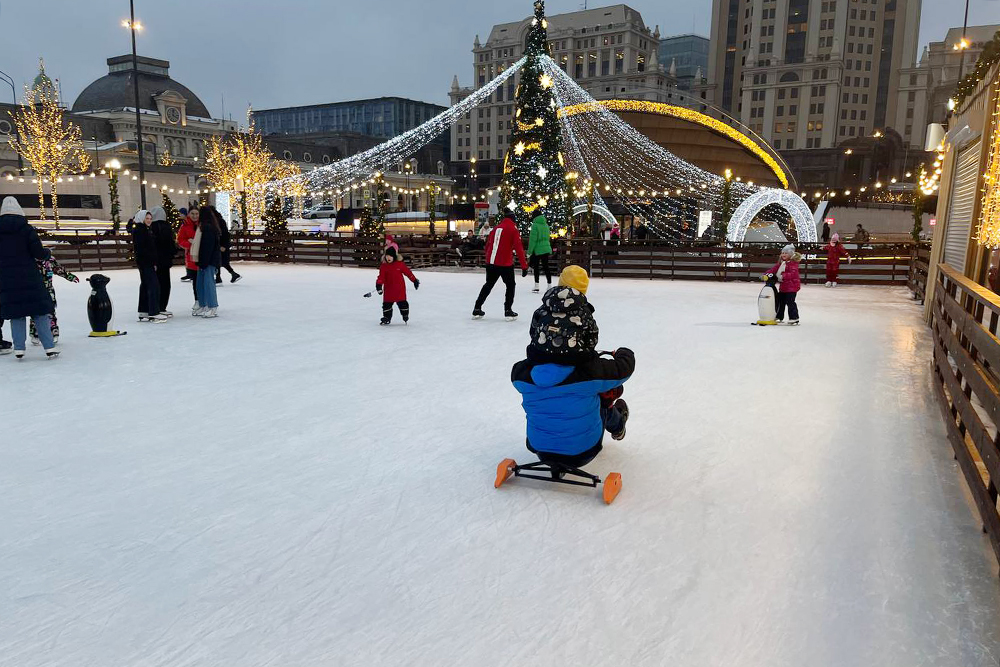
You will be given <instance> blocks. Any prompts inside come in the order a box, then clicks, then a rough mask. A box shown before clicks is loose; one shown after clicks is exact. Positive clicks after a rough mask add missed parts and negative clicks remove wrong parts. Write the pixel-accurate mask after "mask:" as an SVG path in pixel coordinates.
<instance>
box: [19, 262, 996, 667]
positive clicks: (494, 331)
mask: <svg viewBox="0 0 1000 667" xmlns="http://www.w3.org/2000/svg"><path fill="white" fill-rule="evenodd" d="M240 270H241V271H242V272H243V274H244V275H245V280H244V281H243V282H241V283H239V284H237V285H233V286H231V285H229V284H228V283H227V284H226V285H225V287H223V288H222V289H221V290H220V294H219V301H220V302H221V308H220V311H219V312H220V317H219V318H218V319H217V320H213V321H204V320H201V319H196V318H192V317H191V316H190V315H189V314H187V311H188V307H189V305H190V302H191V291H190V287H189V286H188V285H187V284H185V283H180V282H177V280H176V278H177V277H179V275H180V270H179V269H175V274H176V276H175V282H174V298H173V301H172V306H173V310H174V312H176V313H177V316H176V318H175V319H174V320H173V321H172V322H170V323H168V324H163V325H158V324H143V325H139V324H138V323H135V322H133V321H132V318H133V315H134V306H135V298H136V296H135V283H136V278H135V275H134V272H110V273H109V275H111V277H112V283H111V285H110V291H111V294H112V297H113V298H114V300H115V304H116V306H117V308H118V325H119V326H120V327H124V328H127V329H128V331H129V333H128V335H127V336H125V337H123V338H114V339H87V338H85V337H84V334H85V333H86V331H87V330H88V327H87V325H86V313H85V308H84V302H85V300H86V298H87V294H88V291H87V289H88V288H87V285H86V283H82V284H80V285H70V284H68V283H65V282H63V281H57V283H56V289H57V290H58V293H59V303H60V307H59V315H60V321H61V324H62V327H63V341H62V347H63V350H64V355H63V357H62V358H60V359H58V360H57V361H54V362H47V361H43V360H42V358H41V353H40V352H39V350H38V348H33V349H30V350H29V356H28V358H26V359H25V360H24V361H22V362H20V363H18V362H15V361H14V359H13V358H11V357H4V358H0V405H2V406H3V407H2V410H3V416H4V419H3V429H2V434H3V437H2V440H0V489H2V497H3V499H2V501H0V665H3V666H4V667H36V666H39V667H40V666H43V665H44V666H45V667H125V666H128V667H131V666H142V667H147V666H170V667H187V666H190V667H195V666H197V667H213V666H226V667H234V666H239V667H256V666H263V665H270V666H274V667H299V666H301V667H307V666H308V667H315V666H318V665H364V666H370V665H393V666H395V665H434V666H440V665H462V666H466V665H468V666H483V665H486V666H492V665H546V666H551V665H611V664H621V665H630V666H634V665H657V666H658V665H672V666H692V667H695V666H697V667H709V666H716V665H726V666H727V667H734V666H746V667H765V666H766V667H780V666H785V665H788V666H795V667H801V666H804V665H808V666H810V667H815V666H817V665H819V666H838V667H839V666H861V665H864V666H883V665H893V666H894V665H899V666H901V667H902V666H905V667H914V666H916V665H922V666H927V665H940V666H949V667H954V666H962V667H977V666H980V665H983V666H985V665H996V664H997V661H998V657H1000V650H998V647H1000V628H998V623H997V619H998V618H1000V584H998V581H997V577H996V573H997V569H996V568H997V564H996V561H995V560H994V559H993V557H992V555H991V554H990V553H989V552H988V548H987V546H986V541H985V539H984V536H983V535H982V534H981V532H980V525H979V521H978V519H977V518H976V515H975V512H974V510H973V509H972V507H971V506H970V503H969V501H968V500H967V494H966V493H965V491H964V489H963V484H964V482H962V481H961V473H960V472H959V471H958V469H957V468H956V466H955V464H954V463H953V461H952V457H951V454H950V450H949V446H948V444H947V442H946V440H945V434H944V428H943V425H942V424H941V417H940V413H939V412H938V409H937V407H936V406H935V405H934V403H933V398H932V396H931V394H930V391H929V372H930V366H929V359H930V348H929V345H930V336H929V333H928V330H927V329H926V327H925V326H924V325H923V324H922V323H921V321H920V318H919V308H918V307H917V306H915V305H913V304H912V302H910V301H909V300H908V298H907V294H906V292H905V291H903V290H899V289H885V288H874V287H868V288H837V289H835V290H831V289H824V288H822V287H807V288H805V289H804V290H803V291H802V293H801V294H800V297H799V302H800V305H801V312H802V321H803V324H802V326H801V327H799V328H797V329H794V328H758V327H751V326H749V322H751V321H753V320H755V319H756V317H757V293H758V291H759V285H754V284H717V283H693V282H644V281H622V280H604V281H601V280H595V281H594V282H593V283H591V285H592V286H591V291H590V297H591V300H592V301H593V303H594V304H595V305H596V307H597V319H598V322H599V324H600V326H601V347H602V348H604V349H613V348H614V347H616V346H619V345H627V346H630V347H632V348H633V349H634V350H635V351H636V358H637V360H638V370H637V372H636V374H635V376H634V378H633V379H632V380H631V381H630V382H629V383H628V385H627V386H626V391H625V398H626V399H627V400H628V401H629V404H630V407H631V412H632V418H631V421H630V422H629V427H628V437H627V438H626V440H625V441H623V442H621V443H615V442H612V441H610V440H608V441H607V445H606V449H605V452H604V453H603V454H602V455H601V456H600V457H599V458H598V459H597V460H596V461H595V462H594V463H593V464H592V465H591V466H590V468H591V469H592V470H593V471H594V472H595V473H597V474H599V475H604V474H606V473H607V472H609V471H619V472H621V473H622V477H623V481H624V489H623V491H622V493H621V495H620V496H619V497H618V499H617V500H616V501H615V503H614V504H613V505H611V506H605V505H604V504H603V503H602V502H601V501H600V500H599V494H598V493H597V492H595V491H592V490H589V489H586V490H576V489H570V488H568V487H553V485H549V484H545V483H542V482H532V481H530V480H521V479H517V480H513V481H512V482H510V483H509V484H508V485H505V486H504V487H503V488H502V489H500V490H494V489H493V485H492V482H493V477H494V471H495V467H496V464H497V462H498V461H499V460H500V459H502V458H504V457H507V456H512V457H514V458H516V459H517V460H519V461H527V460H530V456H529V454H528V452H527V451H526V450H525V449H524V445H523V438H524V420H523V415H522V413H521V409H520V404H519V400H518V395H517V393H516V392H515V391H514V389H513V388H512V387H511V385H510V382H509V372H510V366H511V364H512V363H513V362H514V361H516V360H517V359H518V358H519V357H520V355H522V354H523V348H524V345H525V344H526V342H527V327H528V321H529V319H530V313H531V311H532V308H533V305H534V304H535V303H536V302H537V301H538V297H537V296H536V295H532V294H531V293H530V292H529V291H528V289H527V288H528V287H529V286H530V282H529V280H530V279H529V280H519V285H520V288H519V292H518V298H517V303H516V306H515V308H516V309H517V310H519V311H520V313H521V319H520V321H518V322H516V323H507V322H504V321H503V319H502V318H500V317H499V316H500V314H501V310H502V295H501V293H500V287H499V286H498V289H497V291H496V292H495V293H494V294H493V296H492V297H491V298H490V300H489V301H488V302H487V304H486V311H487V313H488V317H487V319H485V320H482V321H472V320H471V319H470V318H469V315H470V312H471V310H472V304H473V300H474V298H475V295H476V292H477V290H478V289H479V285H480V277H479V276H477V275H469V274H449V273H431V272H427V271H418V272H417V275H418V276H419V277H420V278H421V289H420V291H419V292H414V291H413V290H412V289H411V290H410V301H411V304H412V319H411V322H410V325H409V326H408V327H403V326H402V325H400V324H395V325H394V326H392V327H390V328H380V327H378V326H377V322H378V318H379V315H380V313H379V304H378V301H377V299H375V298H373V299H363V298H361V295H362V294H363V293H364V292H366V291H369V290H370V289H372V287H373V283H374V280H375V273H374V272H373V271H360V270H355V269H328V268H303V267H270V266H255V265H243V266H241V267H240ZM396 319H397V322H398V314H397V316H396Z"/></svg>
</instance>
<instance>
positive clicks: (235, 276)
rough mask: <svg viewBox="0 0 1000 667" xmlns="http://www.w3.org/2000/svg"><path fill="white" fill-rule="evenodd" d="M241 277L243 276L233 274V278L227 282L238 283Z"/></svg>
mask: <svg viewBox="0 0 1000 667" xmlns="http://www.w3.org/2000/svg"><path fill="white" fill-rule="evenodd" d="M242 277H243V276H241V275H240V274H238V273H234V274H233V277H232V278H230V279H229V282H231V283H235V282H239V280H240V278H242Z"/></svg>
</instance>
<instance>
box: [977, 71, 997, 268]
mask: <svg viewBox="0 0 1000 667" xmlns="http://www.w3.org/2000/svg"><path fill="white" fill-rule="evenodd" d="M996 88H997V91H996V100H995V101H994V104H993V119H992V121H991V125H992V127H993V132H992V134H993V138H992V140H991V142H990V154H989V158H988V160H987V162H986V171H985V172H984V174H983V202H982V206H981V207H980V214H979V231H978V234H977V236H978V239H979V243H980V244H981V245H983V246H985V247H987V248H1000V79H998V81H997V86H996Z"/></svg>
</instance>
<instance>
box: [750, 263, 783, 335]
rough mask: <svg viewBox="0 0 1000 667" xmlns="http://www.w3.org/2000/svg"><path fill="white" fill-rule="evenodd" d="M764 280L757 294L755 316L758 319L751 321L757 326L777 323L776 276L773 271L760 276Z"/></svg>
mask: <svg viewBox="0 0 1000 667" xmlns="http://www.w3.org/2000/svg"><path fill="white" fill-rule="evenodd" d="M760 279H761V280H763V281H764V287H762V288H761V290H760V294H759V295H758V296H757V317H758V320H757V321H756V322H753V324H756V325H757V326H762V327H763V326H770V325H776V324H777V323H778V320H777V319H776V318H777V300H778V277H777V276H775V275H774V274H773V273H765V274H764V275H762V276H761V277H760Z"/></svg>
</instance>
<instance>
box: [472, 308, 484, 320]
mask: <svg viewBox="0 0 1000 667" xmlns="http://www.w3.org/2000/svg"><path fill="white" fill-rule="evenodd" d="M484 317H486V313H485V312H484V311H483V309H482V308H475V309H473V311H472V319H474V320H481V319H483V318H484Z"/></svg>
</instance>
